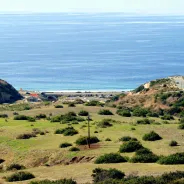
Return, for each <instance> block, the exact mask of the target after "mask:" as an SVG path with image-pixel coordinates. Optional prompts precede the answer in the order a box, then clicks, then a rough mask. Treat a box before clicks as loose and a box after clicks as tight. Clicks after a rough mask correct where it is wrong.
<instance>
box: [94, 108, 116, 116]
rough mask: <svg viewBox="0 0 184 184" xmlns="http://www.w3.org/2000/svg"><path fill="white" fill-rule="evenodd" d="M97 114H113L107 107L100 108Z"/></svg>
mask: <svg viewBox="0 0 184 184" xmlns="http://www.w3.org/2000/svg"><path fill="white" fill-rule="evenodd" d="M98 114H99V115H108V116H109V115H113V113H112V112H111V111H110V110H108V109H101V110H100V111H99V112H98Z"/></svg>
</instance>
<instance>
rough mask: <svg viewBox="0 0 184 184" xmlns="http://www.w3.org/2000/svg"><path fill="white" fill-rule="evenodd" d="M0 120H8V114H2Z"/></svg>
mask: <svg viewBox="0 0 184 184" xmlns="http://www.w3.org/2000/svg"><path fill="white" fill-rule="evenodd" d="M0 118H8V115H7V114H0Z"/></svg>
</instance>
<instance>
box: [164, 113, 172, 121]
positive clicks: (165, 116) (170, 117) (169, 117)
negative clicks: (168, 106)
mask: <svg viewBox="0 0 184 184" xmlns="http://www.w3.org/2000/svg"><path fill="white" fill-rule="evenodd" d="M161 119H162V120H174V117H173V116H172V115H170V114H165V115H164V116H162V117H161Z"/></svg>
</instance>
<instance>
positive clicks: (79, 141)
mask: <svg viewBox="0 0 184 184" xmlns="http://www.w3.org/2000/svg"><path fill="white" fill-rule="evenodd" d="M88 141H89V140H88V137H86V136H83V137H79V138H78V139H77V140H76V144H77V145H87V144H88ZM98 142H100V140H99V139H98V138H97V137H96V136H92V137H90V143H91V144H94V143H98Z"/></svg>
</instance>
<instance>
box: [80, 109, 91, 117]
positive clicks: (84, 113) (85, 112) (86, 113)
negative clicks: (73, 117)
mask: <svg viewBox="0 0 184 184" xmlns="http://www.w3.org/2000/svg"><path fill="white" fill-rule="evenodd" d="M78 115H79V116H88V115H89V112H88V111H84V110H81V111H80V112H79V114H78Z"/></svg>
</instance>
